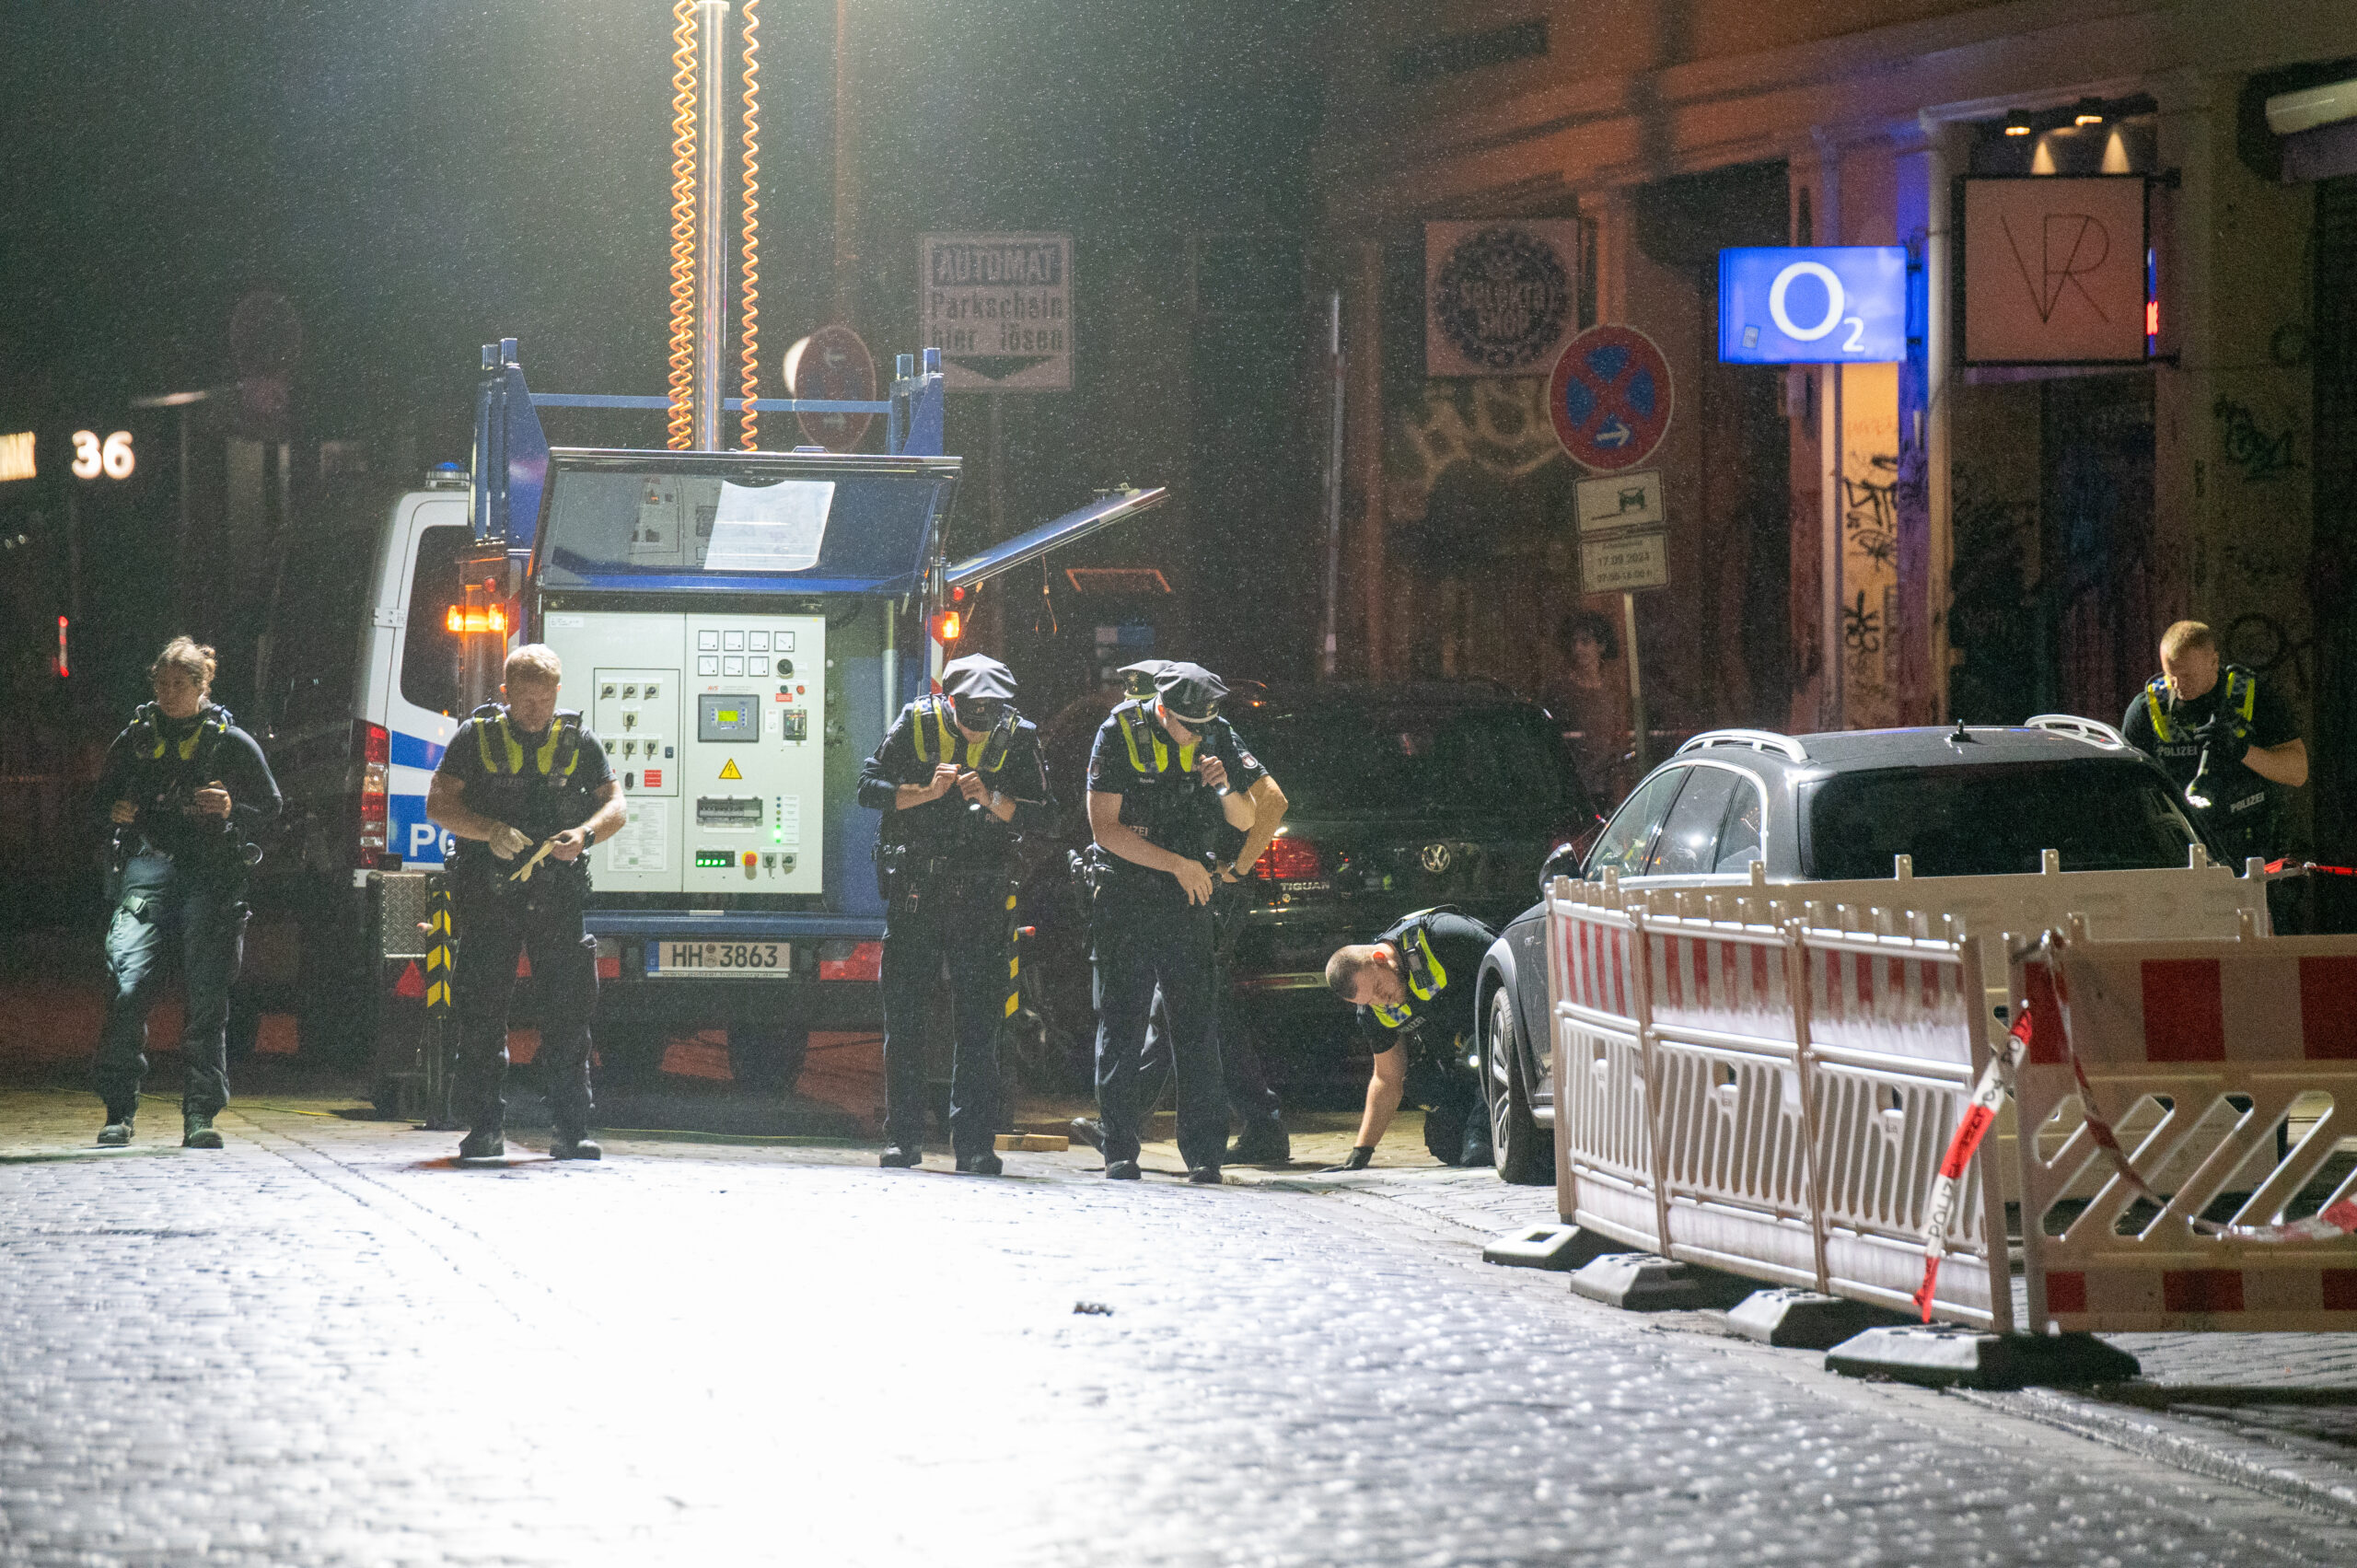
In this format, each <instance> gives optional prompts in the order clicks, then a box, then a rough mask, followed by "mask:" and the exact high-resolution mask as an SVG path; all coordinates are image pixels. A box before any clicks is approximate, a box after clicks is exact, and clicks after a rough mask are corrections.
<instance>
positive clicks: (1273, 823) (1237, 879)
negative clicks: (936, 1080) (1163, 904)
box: [1072, 659, 1293, 1165]
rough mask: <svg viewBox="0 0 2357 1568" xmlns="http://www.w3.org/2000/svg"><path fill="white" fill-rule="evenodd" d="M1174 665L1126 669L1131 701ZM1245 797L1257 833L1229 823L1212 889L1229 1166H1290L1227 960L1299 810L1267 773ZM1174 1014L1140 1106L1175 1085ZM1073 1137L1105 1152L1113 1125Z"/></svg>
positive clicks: (1146, 1059) (1156, 1041)
mask: <svg viewBox="0 0 2357 1568" xmlns="http://www.w3.org/2000/svg"><path fill="white" fill-rule="evenodd" d="M1169 664H1170V661H1169V660H1168V659H1145V660H1142V661H1140V662H1139V663H1136V664H1132V665H1124V666H1123V667H1122V668H1121V670H1120V676H1121V679H1122V684H1123V689H1124V694H1125V695H1126V696H1128V697H1130V698H1132V699H1135V700H1138V701H1139V702H1141V703H1143V704H1144V705H1145V706H1147V707H1151V706H1152V705H1153V703H1154V700H1155V688H1154V682H1155V677H1156V676H1158V675H1160V674H1161V673H1162V671H1163V670H1164V669H1166V668H1168V667H1169ZM1243 793H1244V795H1245V796H1246V797H1247V798H1248V799H1249V800H1250V802H1251V803H1252V825H1251V826H1250V827H1249V828H1248V829H1245V830H1242V832H1241V833H1240V834H1239V832H1238V831H1237V830H1236V829H1234V828H1231V827H1229V826H1227V823H1226V819H1225V817H1223V818H1222V819H1221V829H1222V830H1221V832H1220V834H1219V844H1218V849H1219V853H1218V854H1217V856H1216V857H1215V862H1214V865H1213V882H1214V885H1213V889H1212V956H1213V970H1212V984H1213V994H1214V995H1215V996H1216V998H1217V1009H1218V1012H1217V1021H1218V1024H1219V1065H1220V1076H1221V1078H1222V1079H1223V1081H1224V1082H1225V1086H1226V1090H1227V1109H1228V1111H1229V1114H1230V1115H1232V1116H1233V1117H1234V1118H1235V1120H1236V1123H1237V1133H1236V1140H1235V1142H1233V1143H1231V1144H1228V1146H1227V1163H1228V1164H1230V1165H1286V1164H1289V1163H1291V1161H1292V1157H1293V1142H1292V1139H1291V1138H1290V1136H1289V1135H1288V1134H1287V1133H1286V1132H1285V1124H1284V1115H1283V1107H1282V1106H1281V1105H1280V1104H1279V1103H1278V1100H1277V1094H1276V1091H1275V1090H1274V1089H1272V1088H1271V1087H1270V1086H1269V1078H1268V1074H1267V1073H1266V1072H1264V1071H1263V1070H1262V1068H1261V1065H1260V1052H1259V1051H1258V1050H1256V1049H1255V1047H1254V1043H1253V1040H1252V1035H1251V1033H1250V1031H1249V1030H1248V1028H1245V1027H1244V1020H1243V1018H1242V1016H1240V1013H1239V1010H1238V1006H1237V997H1236V993H1235V989H1234V987H1232V986H1230V985H1229V984H1228V982H1227V974H1226V969H1225V956H1226V954H1227V953H1228V952H1229V951H1230V950H1232V948H1233V947H1234V944H1235V942H1236V938H1237V925H1238V923H1239V922H1240V921H1241V919H1242V917H1243V913H1244V908H1245V904H1246V901H1247V899H1248V889H1247V887H1246V878H1248V877H1249V876H1250V875H1251V872H1252V867H1253V865H1255V863H1257V862H1258V861H1259V860H1260V854H1261V852H1262V851H1264V850H1266V849H1267V848H1268V847H1269V841H1270V840H1271V839H1273V838H1275V837H1276V834H1277V829H1278V827H1279V825H1281V824H1282V823H1283V821H1284V818H1285V812H1286V810H1287V809H1288V807H1289V806H1290V804H1291V803H1290V802H1288V801H1287V800H1286V798H1285V793H1284V791H1283V790H1282V789H1280V788H1279V787H1278V786H1277V781H1276V780H1275V779H1273V778H1271V777H1269V776H1268V775H1267V774H1265V773H1263V774H1262V775H1261V776H1260V778H1259V779H1257V780H1255V781H1254V782H1253V783H1252V784H1251V785H1250V787H1248V789H1246V790H1245V791H1244V792H1243ZM1231 851H1232V853H1231ZM1157 996H1158V993H1157ZM1166 1014H1167V1009H1166V1008H1164V1007H1161V1006H1153V1007H1150V1008H1149V1009H1148V1012H1147V1018H1148V1023H1147V1025H1146V1035H1145V1049H1144V1053H1143V1055H1142V1056H1141V1057H1140V1059H1139V1063H1138V1088H1137V1096H1136V1098H1137V1100H1138V1102H1139V1103H1140V1104H1141V1105H1152V1104H1154V1103H1155V1101H1156V1100H1158V1099H1160V1098H1161V1097H1162V1091H1163V1088H1164V1087H1165V1086H1167V1085H1168V1083H1169V1082H1170V1040H1169V1031H1168V1030H1167V1029H1166V1028H1163V1027H1162V1023H1163V1019H1164V1017H1165V1016H1166ZM1072 1135H1073V1136H1074V1137H1075V1138H1077V1139H1079V1140H1080V1141H1081V1142H1082V1143H1084V1144H1087V1145H1088V1146H1089V1147H1090V1148H1092V1149H1097V1150H1102V1149H1103V1148H1104V1146H1105V1125H1104V1123H1103V1122H1101V1121H1097V1120H1095V1119H1094V1118H1090V1117H1075V1118H1074V1120H1073V1122H1072Z"/></svg>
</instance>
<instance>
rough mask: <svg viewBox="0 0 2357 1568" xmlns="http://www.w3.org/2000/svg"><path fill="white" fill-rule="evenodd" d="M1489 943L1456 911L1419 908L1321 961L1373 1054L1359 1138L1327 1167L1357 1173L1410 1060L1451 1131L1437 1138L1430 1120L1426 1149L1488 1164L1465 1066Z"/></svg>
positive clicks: (1478, 1103)
mask: <svg viewBox="0 0 2357 1568" xmlns="http://www.w3.org/2000/svg"><path fill="white" fill-rule="evenodd" d="M1496 940H1497V934H1496V933H1495V932H1493V931H1492V930H1491V929H1490V928H1489V927H1488V926H1486V925H1483V924H1482V923H1480V921H1478V920H1473V919H1471V918H1469V917H1468V916H1466V915H1462V914H1459V913H1457V912H1456V911H1455V910H1450V909H1428V910H1418V911H1417V912H1415V913H1413V914H1411V915H1407V916H1404V917H1402V918H1401V919H1400V920H1399V922H1398V923H1395V924H1394V925H1392V926H1391V928H1390V929H1389V930H1387V931H1386V932H1384V933H1383V934H1382V935H1379V936H1377V937H1376V939H1375V940H1374V941H1372V942H1367V943H1359V944H1354V945H1353V946H1351V947H1342V948H1339V949H1337V950H1336V952H1335V954H1334V956H1333V957H1332V958H1329V959H1327V960H1326V984H1327V986H1328V987H1329V989H1331V990H1332V992H1333V993H1334V994H1335V995H1337V996H1339V997H1341V999H1342V1000H1343V1001H1345V1002H1347V1003H1349V1004H1350V1005H1352V1006H1353V1007H1356V1008H1357V1009H1358V1014H1359V1028H1361V1029H1363V1030H1364V1032H1365V1033H1366V1036H1367V1043H1368V1045H1369V1046H1370V1047H1372V1048H1373V1050H1374V1052H1375V1075H1374V1076H1373V1077H1372V1078H1370V1079H1369V1080H1368V1081H1367V1086H1366V1109H1365V1111H1364V1113H1363V1114H1362V1115H1361V1116H1360V1118H1359V1135H1358V1141H1357V1143H1356V1144H1355V1145H1354V1146H1353V1148H1352V1150H1351V1152H1350V1155H1349V1156H1348V1157H1346V1158H1345V1159H1344V1160H1343V1161H1342V1163H1341V1165H1339V1166H1334V1167H1330V1168H1331V1169H1334V1170H1364V1169H1365V1168H1366V1165H1367V1162H1368V1161H1369V1160H1371V1159H1373V1158H1374V1157H1375V1147H1376V1144H1380V1143H1381V1142H1383V1134H1384V1132H1386V1131H1387V1129H1388V1128H1389V1127H1390V1125H1391V1119H1392V1118H1393V1117H1394V1116H1397V1115H1398V1114H1399V1100H1400V1098H1401V1096H1402V1095H1403V1094H1404V1093H1405V1092H1406V1090H1407V1086H1408V1070H1409V1066H1410V1058H1411V1056H1413V1057H1414V1058H1415V1059H1416V1065H1418V1066H1419V1067H1420V1068H1422V1070H1423V1071H1424V1072H1425V1073H1426V1074H1429V1075H1430V1078H1429V1081H1428V1082H1427V1083H1425V1084H1423V1085H1422V1086H1421V1087H1422V1089H1423V1090H1424V1092H1423V1093H1422V1095H1421V1096H1420V1098H1423V1099H1425V1100H1426V1101H1427V1102H1428V1103H1429V1104H1430V1105H1431V1106H1432V1108H1433V1109H1432V1110H1431V1112H1430V1116H1431V1117H1440V1118H1445V1119H1446V1129H1447V1131H1448V1132H1450V1133H1451V1134H1452V1135H1451V1136H1448V1137H1445V1138H1435V1137H1434V1136H1432V1132H1433V1131H1434V1129H1433V1128H1432V1127H1431V1126H1430V1125H1429V1124H1428V1125H1427V1127H1426V1137H1425V1140H1424V1143H1425V1145H1426V1147H1428V1148H1431V1149H1432V1151H1433V1153H1434V1155H1435V1156H1439V1157H1440V1158H1442V1159H1444V1160H1446V1161H1447V1162H1448V1163H1450V1164H1452V1165H1487V1164H1489V1163H1490V1160H1491V1157H1492V1156H1491V1148H1490V1124H1489V1113H1488V1109H1487V1107H1486V1105H1485V1104H1484V1102H1483V1100H1482V1098H1481V1093H1480V1080H1479V1078H1478V1077H1477V1076H1475V1075H1474V1074H1473V1073H1472V1072H1471V1071H1470V1070H1469V1069H1468V1067H1467V1066H1466V1062H1467V1059H1468V1058H1469V1057H1472V1056H1477V1055H1478V1054H1479V1052H1478V1051H1476V1050H1475V1047H1474V1042H1475V1041H1476V1040H1478V1039H1479V1036H1478V1035H1477V1034H1476V1032H1475V1031H1476V1028H1478V1025H1479V1022H1480V1020H1479V1019H1477V1018H1476V1017H1475V1016H1474V999H1473V993H1474V989H1475V987H1476V985H1477V984H1478V983H1479V981H1480V974H1481V958H1482V956H1483V955H1484V954H1486V953H1488V952H1489V950H1490V944H1491V943H1492V942H1494V941H1496ZM1428 1121H1429V1118H1428ZM1460 1128H1461V1129H1462V1130H1461V1132H1460V1131H1458V1130H1459V1129H1460Z"/></svg>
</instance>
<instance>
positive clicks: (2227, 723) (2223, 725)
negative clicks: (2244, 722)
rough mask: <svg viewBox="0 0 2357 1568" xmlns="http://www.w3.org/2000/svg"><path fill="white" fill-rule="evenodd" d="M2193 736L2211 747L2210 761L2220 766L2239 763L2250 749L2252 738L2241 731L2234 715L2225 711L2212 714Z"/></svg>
mask: <svg viewBox="0 0 2357 1568" xmlns="http://www.w3.org/2000/svg"><path fill="white" fill-rule="evenodd" d="M2193 738H2195V739H2196V740H2199V741H2200V742H2201V744H2202V745H2203V746H2205V747H2207V748H2209V750H2210V761H2212V762H2213V763H2215V764H2218V765H2220V766H2223V765H2225V764H2226V763H2229V762H2235V763H2239V762H2240V761H2242V760H2243V758H2244V757H2245V756H2247V755H2248V754H2249V751H2250V738H2249V737H2247V736H2246V735H2244V734H2242V733H2241V732H2239V731H2238V730H2237V729H2236V728H2235V721H2234V719H2233V717H2232V716H2231V715H2229V714H2223V713H2218V714H2211V715H2210V717H2209V719H2208V721H2207V722H2206V723H2204V724H2203V725H2201V726H2200V728H2198V729H2196V730H2195V731H2194V732H2193Z"/></svg>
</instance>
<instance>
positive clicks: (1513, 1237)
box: [1481, 1225, 1620, 1271]
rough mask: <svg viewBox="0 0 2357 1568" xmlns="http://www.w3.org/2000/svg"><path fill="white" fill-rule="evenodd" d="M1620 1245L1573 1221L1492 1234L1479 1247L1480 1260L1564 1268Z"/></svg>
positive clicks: (1512, 1265) (1522, 1266)
mask: <svg viewBox="0 0 2357 1568" xmlns="http://www.w3.org/2000/svg"><path fill="white" fill-rule="evenodd" d="M1618 1246H1620V1243H1619V1242H1617V1241H1610V1240H1607V1239H1606V1238H1605V1237H1601V1236H1598V1235H1596V1233H1595V1232H1594V1231H1592V1230H1582V1229H1581V1228H1580V1227H1579V1226H1577V1225H1531V1226H1530V1227H1528V1228H1527V1229H1525V1230H1510V1231H1508V1232H1506V1234H1505V1235H1504V1236H1501V1237H1494V1238H1492V1241H1491V1242H1490V1244H1489V1245H1488V1246H1486V1247H1484V1248H1482V1249H1481V1261H1483V1262H1484V1263H1499V1264H1503V1265H1504V1266H1505V1267H1506V1268H1509V1269H1551V1270H1556V1271H1564V1270H1571V1269H1576V1268H1578V1267H1580V1266H1581V1265H1582V1264H1584V1263H1586V1262H1588V1261H1590V1260H1594V1259H1596V1258H1600V1257H1602V1256H1603V1255H1604V1254H1605V1253H1607V1252H1609V1251H1611V1250H1612V1249H1614V1248H1616V1247H1618Z"/></svg>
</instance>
